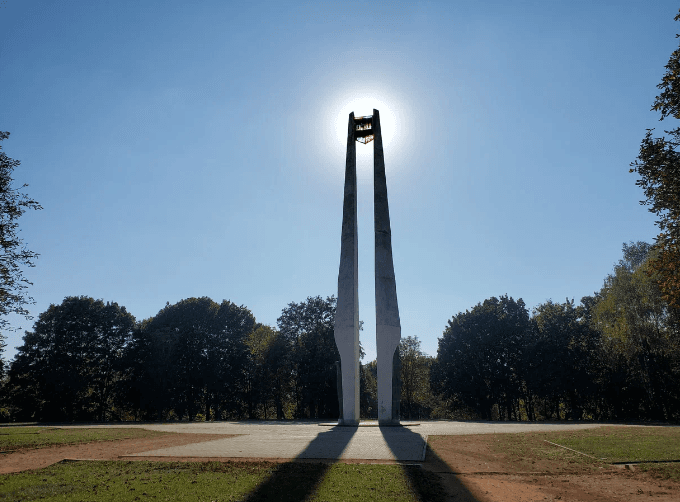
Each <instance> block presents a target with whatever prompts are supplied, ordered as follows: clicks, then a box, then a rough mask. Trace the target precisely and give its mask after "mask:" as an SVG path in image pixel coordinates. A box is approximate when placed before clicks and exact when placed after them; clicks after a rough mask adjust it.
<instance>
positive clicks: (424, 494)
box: [380, 425, 480, 502]
mask: <svg viewBox="0 0 680 502" xmlns="http://www.w3.org/2000/svg"><path fill="white" fill-rule="evenodd" d="M380 432H381V433H382V435H383V438H384V439H385V442H386V443H387V446H388V447H389V448H390V450H391V451H392V454H393V455H394V456H395V458H396V459H397V461H398V462H399V463H400V465H401V468H402V469H403V470H404V474H405V475H406V478H407V479H408V482H409V485H410V486H411V488H412V489H413V491H414V492H415V494H416V496H417V497H418V500H420V501H421V502H425V501H428V502H429V501H438V500H442V501H443V500H451V497H453V500H455V501H456V502H480V500H479V499H478V498H476V497H475V496H474V495H473V494H472V493H471V492H470V490H469V489H468V488H467V487H466V486H465V485H464V484H463V483H462V481H461V480H460V479H459V478H458V476H456V473H454V472H453V471H452V470H451V468H450V467H449V466H448V465H447V463H446V462H444V461H443V460H442V459H441V458H440V457H439V455H437V454H436V453H435V452H434V450H432V449H431V448H430V446H429V445H428V444H427V442H426V441H425V440H424V439H423V437H422V436H421V435H420V434H416V433H415V432H413V431H411V430H410V429H408V428H406V427H403V426H401V425H397V426H381V427H380ZM406 445H414V446H415V447H417V448H418V450H419V454H418V455H417V456H416V455H414V452H413V449H414V446H411V447H407V446H406ZM423 453H424V454H423ZM423 461H424V463H423ZM415 462H418V463H415Z"/></svg>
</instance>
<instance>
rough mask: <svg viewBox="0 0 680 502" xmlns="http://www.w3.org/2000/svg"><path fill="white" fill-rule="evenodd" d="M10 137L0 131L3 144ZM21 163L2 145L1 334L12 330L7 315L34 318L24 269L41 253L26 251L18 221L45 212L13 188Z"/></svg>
mask: <svg viewBox="0 0 680 502" xmlns="http://www.w3.org/2000/svg"><path fill="white" fill-rule="evenodd" d="M8 137H9V133H8V132H2V131H0V142H2V141H3V140H5V139H7V138H8ZM20 164H21V162H20V161H18V160H15V159H11V158H10V157H8V156H7V154H5V153H4V152H3V151H2V145H1V144H0V248H2V249H1V254H0V331H4V330H7V329H8V328H9V321H8V320H7V319H6V316H7V314H10V313H15V314H19V315H21V316H24V317H26V318H27V319H30V318H31V317H30V316H29V312H28V310H26V308H25V307H24V306H25V305H28V304H33V303H35V301H34V300H33V298H31V297H30V296H29V295H28V293H27V289H28V285H31V284H32V283H31V282H30V281H29V280H28V279H26V278H25V277H24V274H23V269H22V267H33V266H35V265H34V263H33V261H34V260H35V259H36V258H37V257H38V254H37V253H34V252H32V251H29V250H28V249H26V247H25V245H24V242H23V240H22V239H20V238H19V236H18V228H19V223H18V222H17V220H18V219H19V218H20V217H21V215H22V214H24V212H26V210H27V209H36V210H37V209H42V206H40V204H38V203H37V202H36V201H34V200H33V199H31V198H30V197H28V195H26V194H24V193H21V189H22V188H25V187H27V186H28V185H26V184H24V185H22V186H21V187H20V188H18V189H17V188H14V187H13V186H12V182H13V181H14V180H13V179H12V173H13V172H14V169H15V168H16V167H18V166H19V165H20ZM2 338H3V337H2V335H0V358H1V357H2V346H3V344H2Z"/></svg>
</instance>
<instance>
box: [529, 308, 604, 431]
mask: <svg viewBox="0 0 680 502" xmlns="http://www.w3.org/2000/svg"><path fill="white" fill-rule="evenodd" d="M583 302H586V304H587V302H588V300H587V299H585V298H584V299H583V300H582V304H581V305H579V306H574V300H571V301H570V300H569V299H567V300H566V301H565V302H564V303H554V302H553V301H551V300H548V301H547V302H545V303H543V304H540V305H538V306H537V307H536V308H535V309H534V312H533V314H534V315H533V317H532V322H533V324H534V327H535V329H534V334H533V336H532V338H531V340H530V342H529V344H528V347H527V350H526V357H525V360H526V367H525V380H526V390H527V397H526V398H525V403H526V410H527V415H528V417H527V418H529V420H535V419H536V418H537V416H536V407H537V406H538V405H542V417H543V418H554V419H562V418H571V419H574V420H580V419H582V418H583V415H584V407H585V404H586V403H588V402H590V400H591V399H592V394H593V393H594V388H593V380H592V374H591V365H592V358H593V354H594V352H593V350H594V346H595V345H594V342H595V338H594V336H595V333H593V332H592V330H591V327H590V325H589V323H588V321H587V317H588V310H587V306H586V304H584V303H583ZM561 410H564V412H565V416H563V414H562V411H561Z"/></svg>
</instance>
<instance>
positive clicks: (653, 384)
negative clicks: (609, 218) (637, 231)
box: [593, 242, 679, 419]
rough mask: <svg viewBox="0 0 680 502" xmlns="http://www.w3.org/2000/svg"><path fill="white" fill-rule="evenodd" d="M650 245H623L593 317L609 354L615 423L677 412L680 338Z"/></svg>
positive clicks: (641, 243) (663, 417) (638, 243)
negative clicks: (669, 311)
mask: <svg viewBox="0 0 680 502" xmlns="http://www.w3.org/2000/svg"><path fill="white" fill-rule="evenodd" d="M657 253H658V251H657V250H656V249H655V248H653V247H652V246H651V245H650V244H647V243H645V242H637V243H630V244H624V246H623V255H624V257H623V259H622V260H620V261H619V263H618V264H617V265H616V266H615V267H614V273H613V274H610V275H608V276H607V278H606V279H605V281H604V285H603V287H602V289H601V291H600V293H599V295H598V296H599V301H598V303H597V304H596V305H595V308H594V312H593V323H594V326H595V327H596V328H597V329H598V330H599V331H600V332H601V333H602V343H603V348H604V349H605V351H606V352H608V354H609V355H608V358H609V371H608V373H609V375H608V376H609V379H610V382H611V383H610V385H608V387H609V388H610V389H611V392H612V395H613V396H616V397H615V399H613V402H612V406H613V408H614V410H615V411H614V415H615V418H637V417H642V418H655V419H665V418H669V416H670V415H672V414H673V413H674V411H673V410H674V409H675V408H676V407H677V404H673V403H676V402H677V397H675V394H676V389H677V384H678V383H679V381H678V374H677V369H676V368H677V364H678V356H677V354H678V349H679V346H678V336H677V333H676V332H675V331H674V330H673V329H672V326H671V324H670V323H671V318H670V316H669V314H668V304H667V303H666V301H665V299H664V295H663V293H662V291H661V289H660V286H659V281H658V280H657V277H656V275H657V272H656V271H655V269H654V262H655V260H656V254H657Z"/></svg>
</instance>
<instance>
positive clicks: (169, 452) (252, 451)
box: [130, 427, 427, 462]
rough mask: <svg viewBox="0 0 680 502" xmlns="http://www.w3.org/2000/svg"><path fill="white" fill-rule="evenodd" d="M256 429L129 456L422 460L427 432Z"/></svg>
mask: <svg viewBox="0 0 680 502" xmlns="http://www.w3.org/2000/svg"><path fill="white" fill-rule="evenodd" d="M286 429H288V430H281V431H276V430H260V431H256V432H255V433H254V434H245V435H242V436H236V437H231V438H225V439H217V440H214V441H206V442H203V443H194V444H188V445H184V446H176V447H171V448H161V449H158V450H151V451H146V452H142V453H138V454H135V455H130V456H140V457H142V456H143V457H226V458H229V457H232V458H257V457H260V458H300V459H363V460H399V461H416V462H422V461H423V460H425V447H426V444H427V436H422V435H420V434H417V433H414V432H411V431H410V430H408V429H405V428H400V427H389V428H377V427H371V428H363V427H323V428H322V427H317V428H316V429H310V428H307V427H300V428H299V429H298V430H290V429H289V428H286Z"/></svg>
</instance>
